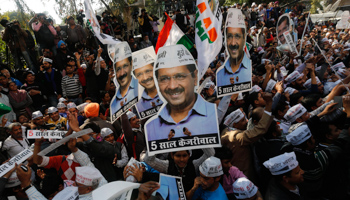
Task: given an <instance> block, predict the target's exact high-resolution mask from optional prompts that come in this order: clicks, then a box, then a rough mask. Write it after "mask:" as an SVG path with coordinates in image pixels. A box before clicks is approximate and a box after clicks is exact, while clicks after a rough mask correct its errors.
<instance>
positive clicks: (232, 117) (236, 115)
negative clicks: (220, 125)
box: [224, 109, 245, 127]
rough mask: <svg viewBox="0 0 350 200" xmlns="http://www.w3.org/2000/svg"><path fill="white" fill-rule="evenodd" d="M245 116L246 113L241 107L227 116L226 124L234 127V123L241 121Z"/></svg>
mask: <svg viewBox="0 0 350 200" xmlns="http://www.w3.org/2000/svg"><path fill="white" fill-rule="evenodd" d="M244 116H245V115H244V113H243V112H242V111H241V109H237V110H235V111H233V112H231V113H230V114H229V115H227V116H226V117H225V121H224V124H225V125H226V126H229V127H232V126H233V124H234V123H237V122H239V121H240V120H241V119H242V118H243V117H244Z"/></svg>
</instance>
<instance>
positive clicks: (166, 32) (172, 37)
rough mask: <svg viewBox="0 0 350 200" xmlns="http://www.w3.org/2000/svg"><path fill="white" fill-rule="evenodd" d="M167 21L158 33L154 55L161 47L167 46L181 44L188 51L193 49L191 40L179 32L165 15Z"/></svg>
mask: <svg viewBox="0 0 350 200" xmlns="http://www.w3.org/2000/svg"><path fill="white" fill-rule="evenodd" d="M165 15H166V16H167V18H168V19H167V20H166V22H165V24H164V27H163V29H162V30H161V31H160V33H159V36H158V41H157V45H156V53H157V52H158V49H159V48H160V47H162V46H169V45H175V44H183V45H184V46H185V47H186V48H187V49H188V50H189V51H190V50H191V49H192V47H193V43H192V42H191V40H190V39H189V38H188V37H187V36H186V35H185V34H184V33H183V32H182V31H181V29H180V28H179V27H178V26H177V25H176V23H174V21H173V20H172V19H171V18H170V17H169V15H168V14H167V13H165Z"/></svg>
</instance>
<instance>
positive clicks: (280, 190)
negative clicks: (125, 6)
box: [0, 1, 350, 200]
mask: <svg viewBox="0 0 350 200" xmlns="http://www.w3.org/2000/svg"><path fill="white" fill-rule="evenodd" d="M292 5H293V6H292V7H288V6H285V7H280V6H279V3H278V1H276V2H270V3H268V4H266V3H262V4H260V5H257V4H256V3H253V4H252V5H248V4H246V3H245V4H243V5H240V4H238V3H237V4H235V5H232V6H226V7H221V9H222V15H223V23H222V25H223V26H222V33H223V34H224V31H226V30H225V24H226V23H225V20H226V19H228V18H227V14H228V10H229V9H230V8H236V9H240V10H241V12H242V13H243V15H244V16H245V25H246V29H245V30H246V32H244V33H243V36H244V37H243V38H244V41H246V46H247V48H248V51H249V55H250V59H251V64H252V66H251V69H252V88H251V90H250V91H248V92H243V93H237V94H233V95H229V96H225V97H220V98H219V97H218V95H217V94H218V90H217V87H216V84H215V83H216V82H217V80H216V78H217V77H216V74H217V73H216V72H217V70H218V69H219V68H220V67H221V66H223V65H224V64H225V61H226V60H227V59H230V58H228V57H230V56H231V57H232V56H233V54H234V53H232V51H234V49H235V48H236V46H235V45H233V44H227V48H229V49H230V51H226V50H225V46H226V45H223V47H222V50H221V52H220V53H219V54H218V55H217V56H216V58H215V60H214V61H213V62H212V63H211V64H210V66H209V67H208V69H207V71H206V72H205V74H204V76H203V77H202V79H201V80H200V85H201V84H202V83H204V85H203V90H202V91H200V95H201V96H202V97H203V98H204V99H205V100H206V101H207V102H211V103H215V104H216V105H217V110H216V111H215V113H217V116H215V117H217V118H218V119H217V120H218V123H219V129H220V137H221V147H217V148H203V149H194V150H183V151H174V152H170V153H163V154H157V155H152V156H151V155H149V152H148V151H147V145H146V142H147V141H146V139H145V130H144V128H145V123H146V122H147V119H143V120H140V116H139V115H138V113H137V112H135V109H130V110H129V111H128V112H126V113H125V114H123V115H122V116H121V117H120V118H119V119H117V120H115V121H113V120H111V116H110V109H112V108H111V107H110V104H111V99H112V98H113V97H114V96H115V95H116V88H118V85H116V84H118V82H114V78H115V77H116V76H117V75H116V74H115V69H114V64H113V61H112V60H111V59H110V56H109V55H108V52H107V47H106V45H103V44H102V43H100V42H99V41H98V40H97V39H96V38H95V36H94V35H93V33H92V32H91V31H89V30H88V29H87V28H84V27H83V26H82V25H80V24H79V23H77V21H76V20H75V18H74V17H73V16H68V17H67V18H66V25H64V26H56V27H55V26H54V24H53V22H52V20H50V19H47V18H46V16H45V15H44V14H37V15H35V16H34V17H33V18H32V19H31V20H30V21H29V22H28V24H29V27H30V29H31V31H32V32H33V33H34V35H35V40H36V43H37V45H38V46H39V54H40V56H37V52H35V42H34V38H33V36H32V34H31V32H30V31H28V30H23V29H22V28H21V25H20V23H19V22H18V21H14V22H13V23H12V24H9V23H8V22H7V21H6V20H2V21H1V24H2V25H3V26H4V27H6V28H5V30H4V32H3V35H2V40H3V41H5V42H6V44H7V45H8V47H9V49H10V51H11V55H12V58H13V60H14V66H9V65H2V66H1V68H0V103H1V104H0V114H1V118H0V122H1V128H0V141H1V154H0V161H1V162H2V163H6V162H8V161H9V159H11V158H14V157H15V156H16V155H18V154H19V153H21V152H22V151H23V150H26V149H29V150H31V151H32V152H33V156H31V157H30V158H28V159H27V160H26V161H25V162H23V163H22V164H18V165H17V164H16V166H15V167H13V168H12V169H11V170H10V171H8V172H7V173H6V174H4V175H3V176H2V177H1V178H0V196H1V199H9V197H10V196H15V197H16V198H17V199H52V198H54V197H55V196H56V195H57V194H58V193H59V194H61V193H60V192H61V191H67V188H70V186H76V187H77V191H78V193H79V199H93V196H92V193H93V191H95V190H96V189H97V188H100V187H102V186H103V185H105V184H107V183H110V182H113V181H118V180H121V181H127V182H134V183H140V184H141V185H140V187H139V188H138V189H137V191H136V192H135V194H133V199H139V200H142V199H166V195H164V193H162V192H155V191H156V190H157V189H159V188H160V185H159V183H158V182H159V180H160V173H163V174H168V175H172V176H178V177H181V178H182V184H183V187H184V191H185V193H186V198H187V199H189V200H191V199H193V200H197V199H208V200H209V199H220V200H221V199H223V200H225V199H246V200H262V199H266V200H282V199H283V200H296V199H310V200H321V199H329V200H333V199H334V200H342V199H350V173H349V169H350V164H349V163H350V162H349V161H350V155H349V147H350V143H349V142H350V132H349V126H350V95H349V94H347V92H348V91H349V89H348V88H349V82H350V71H349V70H348V68H349V66H350V65H349V64H350V63H349V62H350V58H349V52H350V35H349V34H350V32H349V29H345V30H344V29H343V30H342V29H335V23H333V22H331V21H329V22H322V23H318V22H312V21H311V19H310V18H308V16H309V14H308V12H304V10H305V6H304V5H303V4H302V3H296V4H292ZM285 13H289V16H290V19H291V21H290V23H292V24H293V26H294V27H295V28H294V30H293V31H294V33H295V35H296V38H295V45H296V48H297V49H298V50H299V49H300V50H301V52H300V53H299V55H298V54H296V53H294V52H291V51H283V50H281V49H280V44H279V41H278V38H279V35H278V34H277V33H276V29H278V28H276V27H278V19H279V17H280V16H281V15H283V14H285ZM137 18H138V23H139V26H140V32H141V33H142V39H141V40H140V41H138V39H136V38H135V37H134V36H130V37H129V38H127V43H128V45H129V47H130V49H131V51H132V52H136V51H138V50H141V49H144V48H148V47H155V46H156V44H157V40H158V35H159V31H160V30H159V29H158V25H159V20H161V19H159V18H158V17H157V16H155V15H153V14H151V15H148V13H147V11H146V10H145V9H142V10H141V13H140V15H139V16H137ZM97 19H98V21H99V24H100V26H101V31H102V32H103V33H105V34H109V35H113V36H115V37H117V38H119V39H121V40H123V36H124V30H123V25H122V23H118V21H117V17H110V16H109V14H108V13H107V12H105V13H103V14H102V16H97ZM171 19H172V20H174V21H175V23H176V24H177V25H178V27H179V28H180V29H181V30H182V31H183V32H184V33H185V35H186V36H187V37H188V38H189V39H190V40H191V41H192V42H193V43H195V40H194V38H195V27H193V24H194V22H191V21H190V20H195V18H190V17H189V16H188V14H186V13H184V12H182V11H181V10H176V11H175V12H174V15H173V16H172V17H171ZM166 20H170V19H167V18H166V15H165V16H164V17H163V22H165V21H166ZM191 24H192V25H191ZM304 30H305V32H304ZM235 37H238V36H235ZM239 45H240V44H239V43H237V48H239ZM191 53H192V55H191V56H193V57H194V59H196V58H197V56H196V55H197V54H196V53H193V52H191ZM22 58H23V59H22ZM158 59H159V58H158ZM23 61H25V63H26V69H23V66H22V65H23V64H22V63H23ZM239 67H241V65H239ZM243 67H244V66H243ZM243 67H241V68H243ZM123 68H124V67H123ZM241 68H239V70H238V72H239V71H240V70H244V69H241ZM13 69H16V70H13ZM186 70H187V69H186ZM187 72H189V71H188V70H187ZM238 72H237V73H238ZM129 73H130V72H129ZM144 73H147V72H144ZM190 73H193V72H192V71H191V72H190ZM235 73H236V72H233V74H234V75H235ZM143 75H144V74H142V76H143ZM187 75H188V74H187ZM187 75H186V76H183V77H179V76H177V77H176V76H173V77H166V78H168V79H164V80H163V82H166V81H168V82H170V81H171V80H172V78H173V79H174V80H175V79H176V80H177V81H179V80H181V79H187V78H189V79H191V78H193V77H194V76H193V75H192V77H191V76H187ZM156 76H158V74H156ZM237 77H238V76H237ZM117 78H118V79H119V77H117ZM157 78H158V77H157ZM208 79H209V81H208ZM151 80H153V74H152V79H151ZM174 80H173V81H174ZM204 80H206V81H205V82H204ZM237 80H238V78H237ZM158 81H160V79H159V78H158ZM230 81H233V82H234V81H235V80H231V79H230ZM140 84H141V85H142V83H141V82H140ZM154 87H155V86H154ZM178 92H179V93H180V92H181V91H180V90H179V91H178ZM188 95H190V94H188ZM193 97H194V99H196V98H199V97H197V96H196V95H193ZM168 103H169V104H171V103H172V102H168ZM170 107H171V105H170ZM215 108H216V107H215ZM191 112H192V111H191ZM193 112H195V111H193ZM190 114H191V115H192V114H193V113H190ZM186 115H187V114H186ZM169 117H170V114H169ZM159 120H160V121H162V120H164V119H159ZM180 123H182V122H180ZM199 123H200V122H199ZM203 123H204V122H203ZM175 124H176V123H175ZM197 126H198V127H197ZM200 126H202V125H201V124H196V125H195V126H194V127H188V128H189V130H195V129H200ZM30 130H37V131H41V132H44V131H45V130H57V131H66V133H65V136H64V137H68V136H69V135H71V134H74V133H77V132H81V131H84V130H89V133H88V134H85V135H82V136H80V137H78V138H71V139H69V141H67V142H66V143H64V144H63V145H61V146H59V147H58V148H55V149H53V150H52V151H50V152H49V153H47V154H46V155H41V154H40V153H39V152H41V151H42V150H44V149H45V148H47V147H49V146H50V145H52V144H54V143H56V142H58V141H59V140H57V139H44V138H37V139H28V138H27V132H28V131H30ZM189 130H186V131H185V130H184V134H185V135H191V132H189ZM155 131H157V129H155ZM158 131H159V132H160V130H158ZM194 132H195V131H192V133H194ZM148 134H149V133H148ZM151 134H152V133H151ZM157 134H158V133H157ZM159 134H164V133H159ZM165 134H166V137H169V140H170V139H171V138H172V137H173V136H174V135H175V133H174V132H173V133H170V134H169V133H165ZM168 134H169V135H168ZM171 134H173V135H171ZM154 135H156V133H154ZM116 190H118V188H116ZM152 193H153V194H152ZM59 194H58V195H57V196H56V197H57V198H58V196H59ZM166 194H167V193H166Z"/></svg>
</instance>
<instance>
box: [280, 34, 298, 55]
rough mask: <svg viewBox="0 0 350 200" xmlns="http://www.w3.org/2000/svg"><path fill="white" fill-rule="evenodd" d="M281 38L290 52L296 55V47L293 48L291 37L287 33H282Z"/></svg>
mask: <svg viewBox="0 0 350 200" xmlns="http://www.w3.org/2000/svg"><path fill="white" fill-rule="evenodd" d="M283 36H284V38H285V42H286V44H288V46H289V49H290V51H291V52H293V53H296V54H298V50H297V47H296V46H295V43H294V42H293V38H292V35H291V34H290V33H289V31H286V32H284V33H283Z"/></svg>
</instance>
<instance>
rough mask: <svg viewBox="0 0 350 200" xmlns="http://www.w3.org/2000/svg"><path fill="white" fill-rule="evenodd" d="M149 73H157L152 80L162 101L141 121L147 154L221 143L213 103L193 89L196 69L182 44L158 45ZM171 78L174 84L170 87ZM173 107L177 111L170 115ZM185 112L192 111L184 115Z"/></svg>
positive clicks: (173, 110)
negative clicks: (154, 113)
mask: <svg viewBox="0 0 350 200" xmlns="http://www.w3.org/2000/svg"><path fill="white" fill-rule="evenodd" d="M185 63H186V64H185ZM186 65H189V66H186ZM153 73H154V75H153V77H157V76H159V78H155V79H154V81H155V84H156V87H157V91H158V95H159V97H160V99H161V100H162V101H163V102H164V103H163V105H162V107H161V108H160V110H159V111H158V113H157V115H155V116H153V117H152V118H150V119H149V120H148V121H147V122H146V123H145V136H146V144H147V151H148V155H154V154H159V153H166V152H173V151H181V150H190V149H202V148H208V147H221V143H220V132H219V124H218V123H217V108H216V104H214V103H210V102H207V101H206V100H204V99H203V97H202V96H201V95H200V94H198V93H197V92H196V86H198V85H199V80H198V78H197V77H198V70H197V66H196V63H195V61H194V58H193V57H192V55H191V54H190V52H189V51H188V50H187V49H186V48H185V46H183V45H171V46H163V47H161V48H159V50H158V54H157V61H156V63H155V64H154V71H153ZM174 79H175V81H176V83H177V84H178V85H177V86H176V87H177V88H173V85H172V84H173V83H174V82H172V80H174ZM170 90H171V91H170ZM180 107H186V108H189V109H190V110H191V111H185V110H183V109H179V108H180ZM175 111H176V112H178V113H181V114H178V115H177V116H172V114H171V113H173V112H175ZM187 112H190V113H192V114H191V115H190V116H187V115H188V114H187ZM179 116H180V117H179Z"/></svg>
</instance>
